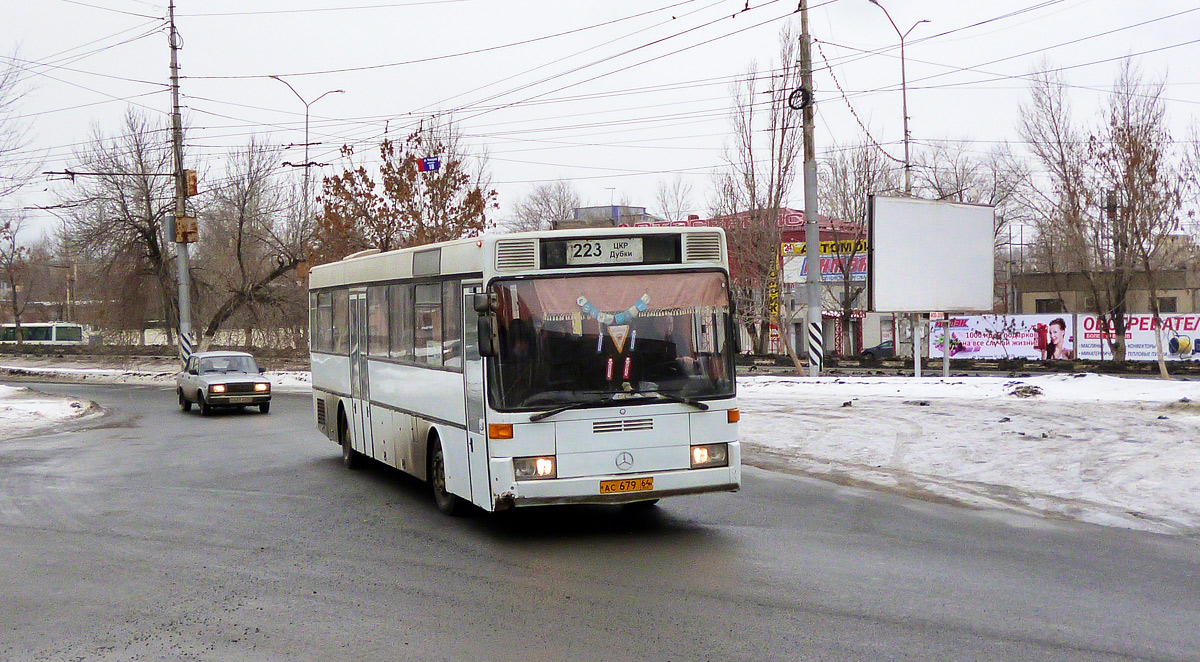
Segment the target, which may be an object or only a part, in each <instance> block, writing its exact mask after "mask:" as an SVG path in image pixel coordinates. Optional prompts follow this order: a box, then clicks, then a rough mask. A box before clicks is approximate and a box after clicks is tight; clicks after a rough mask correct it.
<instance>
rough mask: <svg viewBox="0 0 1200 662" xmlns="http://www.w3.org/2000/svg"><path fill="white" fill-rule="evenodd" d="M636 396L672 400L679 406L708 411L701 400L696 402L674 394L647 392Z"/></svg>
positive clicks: (693, 399)
mask: <svg viewBox="0 0 1200 662" xmlns="http://www.w3.org/2000/svg"><path fill="white" fill-rule="evenodd" d="M635 395H639V396H649V397H655V398H659V399H662V400H670V401H671V402H678V403H679V404H683V405H688V406H691V407H695V408H696V409H699V410H700V411H708V405H707V404H705V403H703V402H700V401H699V400H696V399H695V398H689V397H687V396H684V395H675V394H674V393H667V392H665V391H645V392H639V393H636V394H635Z"/></svg>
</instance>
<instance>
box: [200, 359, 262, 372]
mask: <svg viewBox="0 0 1200 662" xmlns="http://www.w3.org/2000/svg"><path fill="white" fill-rule="evenodd" d="M210 372H258V364H256V363H255V362H254V359H252V358H250V357H249V356H212V357H206V358H203V359H200V374H202V375H203V374H205V373H210Z"/></svg>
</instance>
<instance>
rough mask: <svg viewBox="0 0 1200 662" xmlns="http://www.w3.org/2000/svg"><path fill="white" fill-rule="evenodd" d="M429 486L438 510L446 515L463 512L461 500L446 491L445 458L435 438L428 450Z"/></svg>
mask: <svg viewBox="0 0 1200 662" xmlns="http://www.w3.org/2000/svg"><path fill="white" fill-rule="evenodd" d="M429 485H430V487H431V488H432V489H433V500H434V501H436V502H437V507H438V510H440V511H442V513H444V514H446V515H451V516H453V515H459V514H461V513H462V511H463V503H462V499H459V498H458V497H457V496H455V495H453V494H451V493H450V492H449V491H448V490H447V489H446V456H445V455H443V454H442V442H441V440H440V439H437V438H436V437H435V438H434V440H433V446H432V447H431V448H430V449H429Z"/></svg>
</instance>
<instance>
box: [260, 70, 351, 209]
mask: <svg viewBox="0 0 1200 662" xmlns="http://www.w3.org/2000/svg"><path fill="white" fill-rule="evenodd" d="M271 78H274V79H275V80H277V81H279V82H281V83H283V84H284V85H287V86H288V89H289V90H291V91H292V94H295V95H296V98H297V99H299V100H300V103H302V104H304V196H303V198H304V199H303V201H302V203H301V204H302V205H303V209H304V220H305V221H307V220H308V169H309V167H310V166H312V163H311V162H310V161H309V160H308V109H309V107H310V106H312V105H313V104H314V103H316V102H318V101H320V100H321V99H323V98H325V97H326V96H328V95H330V94H345V92H346V90H329V91H328V92H323V93H321V96H319V97H317V98H316V99H313V100H312V101H305V100H304V97H302V96H300V93H299V92H297V91H296V88H294V87H292V84H291V83H289V82H287V81H286V80H284V79H282V78H280V77H279V76H271Z"/></svg>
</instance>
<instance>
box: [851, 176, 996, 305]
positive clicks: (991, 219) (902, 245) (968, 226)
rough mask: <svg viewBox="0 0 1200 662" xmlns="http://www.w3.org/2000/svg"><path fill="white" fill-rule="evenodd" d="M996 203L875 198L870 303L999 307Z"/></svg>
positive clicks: (870, 228) (870, 221) (871, 219)
mask: <svg viewBox="0 0 1200 662" xmlns="http://www.w3.org/2000/svg"><path fill="white" fill-rule="evenodd" d="M995 216H996V214H995V209H994V208H993V207H989V206H986V205H967V204H961V203H955V202H943V201H940V200H922V199H920V198H898V197H886V196H872V197H871V200H870V212H869V214H868V217H867V233H868V237H867V245H868V252H869V257H870V259H869V260H868V262H867V264H868V266H867V281H868V283H867V291H868V295H869V297H870V309H871V310H874V311H879V312H892V313H923V312H930V311H955V312H975V311H990V310H991V309H992V281H993V279H994V278H995V276H994V273H995V265H994V262H995V254H994V252H993V229H994V227H995Z"/></svg>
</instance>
